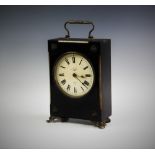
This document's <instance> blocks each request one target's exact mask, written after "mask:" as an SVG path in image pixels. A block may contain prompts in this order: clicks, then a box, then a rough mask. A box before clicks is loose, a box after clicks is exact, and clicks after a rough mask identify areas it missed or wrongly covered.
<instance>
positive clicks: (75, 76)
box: [73, 73, 88, 89]
mask: <svg viewBox="0 0 155 155" xmlns="http://www.w3.org/2000/svg"><path fill="white" fill-rule="evenodd" d="M73 77H74V78H76V79H77V80H79V81H80V82H81V80H80V79H79V78H78V77H77V74H75V73H73ZM81 83H82V84H83V85H84V86H85V87H86V88H87V86H86V85H85V84H84V83H83V82H81ZM87 89H88V88H87Z"/></svg>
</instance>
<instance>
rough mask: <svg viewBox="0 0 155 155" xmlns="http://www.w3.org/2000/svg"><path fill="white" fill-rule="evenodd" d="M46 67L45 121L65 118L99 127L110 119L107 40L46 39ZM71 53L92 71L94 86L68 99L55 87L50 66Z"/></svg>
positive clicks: (109, 58) (52, 68) (109, 44)
mask: <svg viewBox="0 0 155 155" xmlns="http://www.w3.org/2000/svg"><path fill="white" fill-rule="evenodd" d="M48 51H49V68H50V102H51V103H50V118H49V120H48V122H52V121H56V120H58V118H59V120H61V121H67V120H68V119H69V118H77V119H85V120H90V121H92V122H95V125H96V126H98V127H100V128H102V127H105V125H106V123H108V122H110V119H109V117H110V116H111V40H110V39H93V38H91V37H90V38H88V39H81V38H68V37H65V38H57V39H51V40H48ZM69 51H75V52H78V53H80V54H82V55H83V56H84V57H86V58H87V59H88V60H89V61H90V63H91V65H92V67H93V69H94V76H95V80H94V84H93V87H92V89H91V90H90V91H89V92H88V94H86V95H84V96H82V97H80V98H71V97H68V96H67V95H65V94H64V93H62V92H61V91H60V89H59V88H58V86H57V84H56V82H55V78H54V66H55V64H56V62H57V60H58V58H59V57H60V56H62V55H63V54H64V53H66V52H69Z"/></svg>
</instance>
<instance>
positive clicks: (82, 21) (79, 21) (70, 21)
mask: <svg viewBox="0 0 155 155" xmlns="http://www.w3.org/2000/svg"><path fill="white" fill-rule="evenodd" d="M67 24H90V25H92V29H91V30H90V31H89V34H88V38H93V36H92V35H91V33H92V31H93V30H94V28H95V25H94V24H93V22H91V21H88V20H68V21H66V22H65V24H64V28H65V30H66V31H67V35H66V36H65V37H66V38H70V32H69V30H68V28H67Z"/></svg>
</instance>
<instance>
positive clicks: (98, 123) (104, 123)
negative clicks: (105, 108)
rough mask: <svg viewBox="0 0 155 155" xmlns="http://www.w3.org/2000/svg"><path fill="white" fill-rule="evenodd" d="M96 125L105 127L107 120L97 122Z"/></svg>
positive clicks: (101, 127)
mask: <svg viewBox="0 0 155 155" xmlns="http://www.w3.org/2000/svg"><path fill="white" fill-rule="evenodd" d="M96 126H97V127H99V128H100V129H103V128H105V126H106V122H105V121H103V122H96Z"/></svg>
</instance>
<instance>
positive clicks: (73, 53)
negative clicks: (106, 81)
mask: <svg viewBox="0 0 155 155" xmlns="http://www.w3.org/2000/svg"><path fill="white" fill-rule="evenodd" d="M69 55H75V56H79V57H81V58H83V60H85V61H84V62H85V63H86V62H87V64H88V66H89V67H90V68H89V70H91V76H92V77H91V81H90V86H89V89H88V87H86V86H85V85H83V84H82V86H84V88H85V89H84V91H83V93H80V94H79V95H77V94H74V95H73V93H68V91H66V89H67V88H66V89H64V88H63V87H62V86H61V84H60V81H59V79H58V67H60V63H61V62H62V60H63V59H65V58H66V57H68V56H69ZM79 67H80V66H79ZM53 73H54V80H55V82H56V85H57V87H58V88H59V90H60V91H61V92H62V93H63V94H65V95H66V96H68V97H70V98H80V97H83V96H85V95H87V94H88V93H89V92H90V90H91V89H92V87H93V85H94V80H95V74H94V69H93V66H92V64H91V62H90V60H89V59H88V58H87V57H86V56H84V55H83V54H81V53H79V52H76V51H69V52H66V53H64V54H62V55H61V56H59V58H58V59H57V60H56V63H55V66H54V71H53ZM78 79H80V81H81V82H83V79H81V78H78ZM78 79H75V81H76V82H77V83H79V82H80V81H79V80H78ZM77 85H78V84H77ZM79 85H80V83H79ZM80 87H81V86H80ZM87 89H88V90H87Z"/></svg>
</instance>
